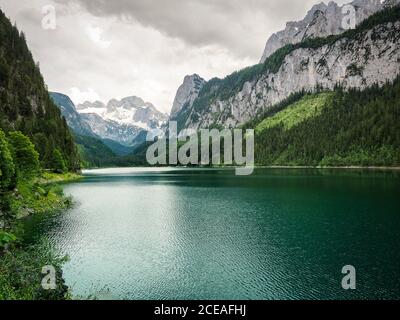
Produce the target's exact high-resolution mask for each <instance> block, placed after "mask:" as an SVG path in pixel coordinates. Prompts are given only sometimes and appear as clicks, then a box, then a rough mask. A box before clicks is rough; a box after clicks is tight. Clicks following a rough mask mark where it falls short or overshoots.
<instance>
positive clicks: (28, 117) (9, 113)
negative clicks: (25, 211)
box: [0, 10, 80, 171]
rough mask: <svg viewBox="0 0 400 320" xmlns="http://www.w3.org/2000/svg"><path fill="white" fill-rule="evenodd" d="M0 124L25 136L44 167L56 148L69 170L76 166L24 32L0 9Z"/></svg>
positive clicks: (74, 151)
mask: <svg viewBox="0 0 400 320" xmlns="http://www.w3.org/2000/svg"><path fill="white" fill-rule="evenodd" d="M0 128H2V129H3V130H4V131H5V132H8V131H10V130H13V131H14V130H19V131H21V132H23V133H24V134H26V135H27V136H29V138H30V139H31V140H32V141H33V143H34V144H35V146H36V149H37V151H38V152H39V158H40V161H41V164H42V166H43V167H44V168H51V165H52V162H53V161H54V158H53V155H54V150H58V151H59V153H60V154H61V156H62V157H63V159H64V160H65V163H66V164H67V167H68V169H69V170H72V171H76V170H78V169H79V168H80V163H79V158H78V152H77V149H76V147H75V144H74V141H73V138H72V136H71V133H70V131H69V128H68V126H67V124H66V122H65V120H64V119H63V118H62V116H61V114H60V111H59V110H58V108H57V107H56V106H55V105H54V103H53V102H52V100H51V99H50V97H49V94H48V91H47V88H46V85H45V83H44V80H43V77H42V75H41V73H40V69H39V65H38V64H35V62H34V60H33V57H32V54H31V52H30V51H29V49H28V47H27V44H26V40H25V36H24V34H23V33H22V32H21V33H20V32H19V31H18V29H17V28H16V26H12V24H11V23H10V21H9V20H8V18H7V17H6V16H5V15H4V13H3V12H2V11H1V10H0Z"/></svg>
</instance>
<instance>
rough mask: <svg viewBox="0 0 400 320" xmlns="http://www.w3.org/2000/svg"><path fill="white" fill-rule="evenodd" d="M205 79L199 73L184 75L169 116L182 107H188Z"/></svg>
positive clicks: (173, 115) (172, 116) (172, 115)
mask: <svg viewBox="0 0 400 320" xmlns="http://www.w3.org/2000/svg"><path fill="white" fill-rule="evenodd" d="M205 82H206V81H205V80H204V79H203V78H201V77H200V76H199V75H197V74H194V75H191V76H186V77H185V79H184V80H183V83H182V85H181V86H180V87H179V88H178V91H177V93H176V96H175V100H174V104H173V106H172V110H171V115H170V118H171V119H173V118H174V117H175V116H176V115H177V114H178V113H179V112H180V111H182V109H183V108H190V107H191V106H192V104H193V101H194V100H195V99H196V98H197V97H198V95H199V92H200V90H201V88H202V87H203V85H204V83H205Z"/></svg>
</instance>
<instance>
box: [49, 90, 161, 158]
mask: <svg viewBox="0 0 400 320" xmlns="http://www.w3.org/2000/svg"><path fill="white" fill-rule="evenodd" d="M50 95H51V97H52V99H53V101H54V103H55V104H56V105H57V106H58V107H59V108H60V110H61V112H62V115H63V116H64V118H65V119H66V121H67V123H68V126H69V127H70V128H71V129H72V131H73V132H74V133H75V134H77V135H80V136H89V137H93V138H97V139H100V140H102V141H103V142H104V143H105V144H106V145H107V146H108V147H109V148H110V149H111V150H112V151H113V152H114V153H115V154H118V155H120V154H128V153H129V152H131V150H133V149H132V148H134V147H136V146H138V145H139V144H141V143H143V142H144V141H145V139H146V134H147V131H149V130H152V129H158V128H160V127H161V126H162V124H163V123H164V122H165V121H166V119H167V116H166V115H164V114H162V113H161V112H159V111H158V110H157V109H155V108H154V106H153V105H152V104H150V103H145V102H144V101H143V100H142V99H140V98H137V97H128V98H124V99H122V100H121V101H118V100H115V99H113V100H111V101H110V102H109V103H108V104H107V105H104V104H103V103H102V102H99V101H97V102H94V103H90V102H85V103H84V104H81V105H79V106H78V107H76V106H75V105H74V103H73V102H72V101H71V99H70V98H69V97H68V96H67V95H64V94H61V93H56V92H51V93H50Z"/></svg>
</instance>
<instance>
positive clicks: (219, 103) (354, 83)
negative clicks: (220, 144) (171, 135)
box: [176, 6, 400, 129]
mask: <svg viewBox="0 0 400 320" xmlns="http://www.w3.org/2000/svg"><path fill="white" fill-rule="evenodd" d="M399 40H400V7H399V6H396V7H393V8H386V9H384V10H382V11H379V12H377V13H375V14H374V15H372V16H370V17H369V18H368V19H366V20H364V21H363V22H362V23H361V24H359V25H358V26H357V28H356V29H353V30H348V31H346V32H344V33H341V34H339V35H336V36H329V37H326V38H317V39H306V40H304V41H302V42H300V43H297V44H289V45H286V46H284V47H282V48H280V49H279V50H277V51H275V52H274V53H273V54H272V55H271V56H269V57H268V58H267V59H266V60H265V62H264V63H263V64H258V65H255V66H253V67H249V68H246V69H243V70H241V71H238V72H235V73H233V74H231V75H229V76H227V77H226V78H224V79H218V78H214V79H211V80H210V81H208V82H206V83H205V84H204V85H203V87H202V89H201V90H200V92H199V94H198V97H197V99H195V100H194V102H193V104H192V107H191V108H188V109H186V110H181V111H180V112H178V114H177V115H176V118H177V119H178V124H179V126H180V128H183V127H185V128H194V129H198V128H204V127H211V126H220V127H231V128H232V127H236V126H238V125H241V124H244V123H246V122H247V121H249V120H252V119H254V118H255V117H257V116H258V115H260V114H261V113H262V112H265V111H266V110H268V109H269V108H271V107H272V106H273V105H276V104H278V103H280V102H281V101H283V100H285V99H287V98H288V97H290V96H291V95H292V94H294V93H296V92H301V91H313V90H315V89H316V88H320V87H322V88H324V89H326V90H333V89H334V88H335V87H336V86H338V85H339V86H341V87H342V88H344V89H346V90H348V89H350V88H357V89H360V90H362V89H366V88H368V87H370V86H372V85H374V84H378V85H379V86H382V85H384V84H385V83H387V82H391V81H394V79H396V77H397V76H398V74H399V72H400V41H399Z"/></svg>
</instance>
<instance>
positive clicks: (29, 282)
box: [0, 244, 70, 300]
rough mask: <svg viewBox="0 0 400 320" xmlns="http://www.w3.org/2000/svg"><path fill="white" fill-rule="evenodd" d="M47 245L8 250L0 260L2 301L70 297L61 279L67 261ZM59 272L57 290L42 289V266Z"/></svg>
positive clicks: (0, 294)
mask: <svg viewBox="0 0 400 320" xmlns="http://www.w3.org/2000/svg"><path fill="white" fill-rule="evenodd" d="M53 252H54V250H53V249H52V248H51V247H49V246H48V245H43V244H41V245H38V246H36V247H29V248H26V249H24V250H22V249H18V248H17V249H14V250H13V251H9V252H8V251H6V252H5V253H4V254H3V255H2V256H1V259H0V300H62V299H69V298H70V294H69V292H68V288H67V286H66V285H65V282H64V280H63V278H62V271H61V265H62V263H63V262H64V261H65V259H64V258H62V257H59V256H56V255H54V254H53ZM46 265H51V266H54V267H55V269H56V289H55V290H44V289H43V288H42V286H41V282H42V278H43V277H44V275H43V274H42V273H41V271H42V268H43V266H46Z"/></svg>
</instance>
